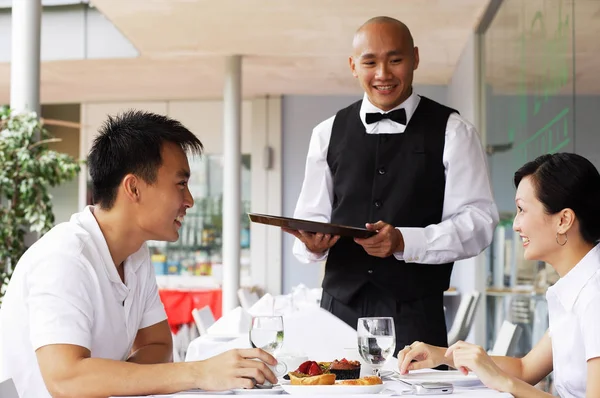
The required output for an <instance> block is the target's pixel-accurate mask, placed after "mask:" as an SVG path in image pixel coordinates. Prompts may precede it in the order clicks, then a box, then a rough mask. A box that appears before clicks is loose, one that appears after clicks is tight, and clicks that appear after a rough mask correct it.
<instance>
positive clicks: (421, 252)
mask: <svg viewBox="0 0 600 398" xmlns="http://www.w3.org/2000/svg"><path fill="white" fill-rule="evenodd" d="M398 230H399V231H400V233H401V234H402V238H403V239H404V252H398V253H402V260H404V261H406V262H407V263H418V262H420V261H423V259H424V258H425V254H426V252H427V239H426V237H425V229H424V228H398ZM394 256H395V257H396V258H397V259H398V260H400V259H399V258H398V256H396V253H394Z"/></svg>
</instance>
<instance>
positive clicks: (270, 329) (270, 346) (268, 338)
mask: <svg viewBox="0 0 600 398" xmlns="http://www.w3.org/2000/svg"><path fill="white" fill-rule="evenodd" d="M250 344H252V348H260V349H261V350H263V351H266V352H268V353H269V354H271V355H273V356H276V355H277V353H278V352H279V350H280V349H281V346H282V345H283V317H281V316H255V317H252V324H251V326H250ZM269 368H271V370H272V371H273V373H274V374H275V376H277V377H281V376H283V375H284V374H285V373H286V372H287V366H285V364H284V363H281V362H280V363H278V364H277V365H275V366H270V365H269ZM264 385H271V383H270V382H268V381H265V383H264Z"/></svg>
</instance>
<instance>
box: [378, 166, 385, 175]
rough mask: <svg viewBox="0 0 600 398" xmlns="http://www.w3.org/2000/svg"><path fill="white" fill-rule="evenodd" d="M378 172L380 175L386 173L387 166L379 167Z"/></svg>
mask: <svg viewBox="0 0 600 398" xmlns="http://www.w3.org/2000/svg"><path fill="white" fill-rule="evenodd" d="M377 172H378V173H379V174H380V175H384V174H385V168H384V167H380V168H379V170H377Z"/></svg>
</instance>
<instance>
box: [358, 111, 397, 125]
mask: <svg viewBox="0 0 600 398" xmlns="http://www.w3.org/2000/svg"><path fill="white" fill-rule="evenodd" d="M381 119H390V120H392V121H394V122H396V123H400V124H406V111H405V110H404V108H400V109H396V110H395V111H391V112H389V113H367V117H366V118H365V121H366V122H367V124H371V123H377V122H379V121H380V120H381Z"/></svg>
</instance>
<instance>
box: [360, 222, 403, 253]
mask: <svg viewBox="0 0 600 398" xmlns="http://www.w3.org/2000/svg"><path fill="white" fill-rule="evenodd" d="M366 227H367V229H368V230H369V231H377V234H376V235H375V236H371V237H370V238H366V239H359V238H356V239H354V241H355V242H356V243H358V244H359V245H361V246H362V247H363V248H364V249H365V251H366V252H367V253H368V254H370V255H371V256H375V257H381V258H386V257H389V256H391V255H392V254H394V253H395V252H401V251H404V238H403V237H402V234H401V233H400V231H398V230H397V229H396V228H394V227H393V226H392V225H390V224H386V223H384V222H383V221H377V222H376V223H375V224H366Z"/></svg>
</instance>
